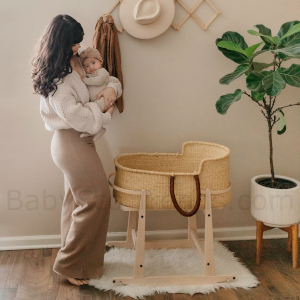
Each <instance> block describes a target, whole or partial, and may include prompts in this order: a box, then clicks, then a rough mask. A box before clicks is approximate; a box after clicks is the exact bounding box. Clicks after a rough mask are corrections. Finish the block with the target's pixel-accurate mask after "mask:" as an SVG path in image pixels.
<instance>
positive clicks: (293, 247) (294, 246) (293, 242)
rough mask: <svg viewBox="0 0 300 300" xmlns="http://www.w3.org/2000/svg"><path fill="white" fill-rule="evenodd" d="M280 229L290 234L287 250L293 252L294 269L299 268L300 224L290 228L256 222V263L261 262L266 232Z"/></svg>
mask: <svg viewBox="0 0 300 300" xmlns="http://www.w3.org/2000/svg"><path fill="white" fill-rule="evenodd" d="M273 228H279V229H281V230H283V231H286V232H287V233H288V245H287V249H288V251H289V252H292V257H293V268H294V269H297V267H298V224H293V225H291V226H289V227H271V226H267V225H265V224H264V223H263V222H261V221H256V263H257V264H258V265H259V264H260V262H261V252H262V240H263V234H264V232H265V231H267V230H270V229H273Z"/></svg>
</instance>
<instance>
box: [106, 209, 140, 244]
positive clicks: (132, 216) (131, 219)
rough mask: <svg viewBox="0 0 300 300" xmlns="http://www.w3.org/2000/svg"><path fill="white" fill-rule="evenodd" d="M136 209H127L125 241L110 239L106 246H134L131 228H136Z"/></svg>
mask: <svg viewBox="0 0 300 300" xmlns="http://www.w3.org/2000/svg"><path fill="white" fill-rule="evenodd" d="M137 217H138V212H137V211H129V214H128V223H127V238H126V241H110V242H107V243H106V245H107V246H108V247H112V246H114V247H118V248H134V243H133V239H132V229H134V230H136V228H137Z"/></svg>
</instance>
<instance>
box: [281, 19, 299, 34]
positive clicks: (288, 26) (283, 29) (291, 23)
mask: <svg viewBox="0 0 300 300" xmlns="http://www.w3.org/2000/svg"><path fill="white" fill-rule="evenodd" d="M298 23H300V21H298V20H295V21H289V22H286V23H284V24H282V25H281V27H280V29H279V31H278V33H277V36H278V37H279V39H281V38H282V37H283V36H284V35H285V34H286V33H287V32H288V31H289V30H290V29H291V28H292V27H293V26H294V25H296V24H298Z"/></svg>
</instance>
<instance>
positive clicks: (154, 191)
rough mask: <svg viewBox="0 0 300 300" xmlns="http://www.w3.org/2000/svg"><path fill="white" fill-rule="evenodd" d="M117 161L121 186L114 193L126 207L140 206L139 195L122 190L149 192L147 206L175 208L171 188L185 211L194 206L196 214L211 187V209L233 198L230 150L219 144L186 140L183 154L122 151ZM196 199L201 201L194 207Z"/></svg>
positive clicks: (117, 177) (117, 174) (119, 184)
mask: <svg viewBox="0 0 300 300" xmlns="http://www.w3.org/2000/svg"><path fill="white" fill-rule="evenodd" d="M114 163H115V167H116V172H115V180H114V185H115V186H116V187H119V188H121V189H118V190H116V189H114V190H113V196H114V198H115V200H116V201H117V202H118V203H120V204H122V205H124V206H129V207H132V208H139V206H140V195H137V194H129V193H126V192H122V191H121V190H122V189H125V190H130V191H141V190H143V189H144V190H146V191H149V193H148V194H147V196H146V208H147V209H174V206H175V203H174V201H172V188H173V197H174V198H175V197H176V200H177V203H178V206H180V208H181V209H182V211H184V210H191V209H193V208H194V210H195V211H194V213H195V212H196V211H197V210H198V209H199V208H200V209H203V208H204V207H205V191H206V189H207V188H209V189H210V190H211V204H212V208H218V207H222V206H224V205H225V204H227V203H228V202H229V201H230V199H231V189H230V187H231V184H230V180H229V149H228V148H227V147H225V146H222V145H219V144H215V143H208V142H186V143H184V144H183V146H182V154H179V153H134V154H132V153H129V154H121V155H119V156H117V157H116V158H115V160H114ZM197 179H198V185H197ZM199 181H200V182H199ZM199 183H200V186H199ZM197 186H198V188H197ZM200 188H201V189H200ZM200 191H201V194H200ZM199 197H200V198H201V202H200V200H199V199H198V198H199ZM196 200H199V203H200V204H199V205H198V207H197V208H196V209H195V207H196V205H195V203H196ZM175 208H176V209H177V210H178V208H177V207H176V206H175ZM178 211H179V210H178ZM179 212H180V211H179Z"/></svg>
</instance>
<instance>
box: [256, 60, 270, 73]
mask: <svg viewBox="0 0 300 300" xmlns="http://www.w3.org/2000/svg"><path fill="white" fill-rule="evenodd" d="M252 64H253V67H254V71H257V72H259V71H262V70H263V69H266V68H269V67H271V66H273V63H269V64H265V63H259V62H253V63H252Z"/></svg>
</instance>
